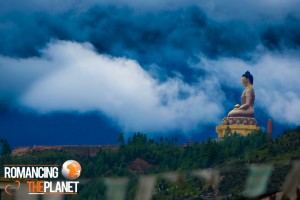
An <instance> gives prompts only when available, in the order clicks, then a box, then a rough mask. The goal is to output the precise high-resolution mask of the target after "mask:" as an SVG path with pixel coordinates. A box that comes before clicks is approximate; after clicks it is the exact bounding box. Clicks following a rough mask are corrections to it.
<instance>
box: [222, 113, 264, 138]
mask: <svg viewBox="0 0 300 200" xmlns="http://www.w3.org/2000/svg"><path fill="white" fill-rule="evenodd" d="M228 127H229V128H230V129H231V133H234V132H236V133H239V134H241V135H243V136H246V135H248V134H250V133H252V132H256V131H259V130H260V128H259V126H257V121H256V119H254V118H248V117H225V118H224V119H223V120H222V125H220V126H216V131H217V133H218V138H221V137H224V136H225V133H226V129H227V128H228Z"/></svg>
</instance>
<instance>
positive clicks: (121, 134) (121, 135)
mask: <svg viewBox="0 0 300 200" xmlns="http://www.w3.org/2000/svg"><path fill="white" fill-rule="evenodd" d="M118 142H119V145H124V144H125V139H124V133H120V135H119V137H118Z"/></svg>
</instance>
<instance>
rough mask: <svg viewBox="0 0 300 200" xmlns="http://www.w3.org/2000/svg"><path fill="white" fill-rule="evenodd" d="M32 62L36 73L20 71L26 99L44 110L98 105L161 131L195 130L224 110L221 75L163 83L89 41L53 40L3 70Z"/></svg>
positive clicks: (132, 126)
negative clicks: (34, 55)
mask: <svg viewBox="0 0 300 200" xmlns="http://www.w3.org/2000/svg"><path fill="white" fill-rule="evenodd" d="M5 60H7V58H6V59H4V61H5ZM8 60H9V59H8ZM0 63H3V62H0ZM2 65H3V64H2ZM37 66H39V67H43V69H44V70H45V71H44V72H40V69H38V67H37ZM26 68H27V69H30V74H31V76H34V77H35V78H31V79H30V80H29V79H28V78H25V79H23V78H22V77H19V80H20V81H21V80H22V79H23V80H22V81H21V82H22V83H23V84H22V85H28V86H27V87H26V89H25V90H24V91H23V94H21V95H20V103H21V104H22V105H24V106H26V107H29V108H32V109H35V110H38V111H39V112H41V113H45V112H52V111H78V112H88V111H94V110H98V111H100V112H102V113H104V114H106V115H107V116H108V117H109V118H111V119H113V120H115V121H116V122H117V123H118V124H119V125H120V126H121V127H123V128H124V129H125V130H130V131H138V130H148V131H154V132H157V131H163V130H183V131H190V130H195V129H197V128H198V127H199V126H200V125H203V124H211V123H216V122H217V121H218V119H219V118H220V115H221V114H222V112H223V110H222V109H223V108H222V105H221V102H220V101H219V99H218V97H222V92H221V91H218V90H215V89H213V90H212V88H214V86H216V87H215V88H218V83H217V81H216V80H215V79H209V78H207V79H206V80H203V81H201V82H199V83H198V84H197V85H193V86H192V85H188V84H186V83H184V82H182V81H181V80H180V79H177V78H172V79H169V80H168V81H166V82H164V83H159V82H158V81H157V80H155V79H154V78H153V77H151V76H150V75H149V74H148V73H147V72H146V71H145V70H144V69H143V68H142V67H141V66H140V65H139V64H138V63H137V62H136V61H134V60H129V59H126V58H114V57H111V56H107V55H100V54H97V53H96V52H95V50H94V49H93V47H92V46H91V45H90V44H88V43H85V44H79V43H75V42H66V41H56V42H52V43H50V44H49V45H48V47H47V48H46V49H45V50H43V53H42V56H41V57H40V58H38V59H37V58H29V59H24V60H20V61H18V62H16V63H15V65H10V66H9V67H6V68H2V70H3V71H2V73H1V74H5V73H6V74H8V73H10V72H8V71H11V70H13V71H16V72H18V73H19V71H22V69H26ZM46 72H47V73H46ZM10 76H11V75H10ZM7 83H8V82H7ZM11 84H13V83H11ZM11 87H13V86H11Z"/></svg>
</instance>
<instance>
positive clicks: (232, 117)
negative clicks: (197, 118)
mask: <svg viewBox="0 0 300 200" xmlns="http://www.w3.org/2000/svg"><path fill="white" fill-rule="evenodd" d="M242 84H243V86H244V87H245V90H244V92H243V93H242V97H241V99H242V105H241V106H240V105H239V104H236V105H235V107H234V109H233V110H231V111H230V112H229V113H228V116H227V117H225V118H224V119H223V120H222V125H220V126H216V131H217V133H218V137H219V138H220V137H224V136H225V134H226V129H228V128H230V129H231V131H232V132H236V133H240V134H241V135H244V136H245V135H248V134H249V133H251V132H255V131H258V130H259V129H260V128H259V127H258V126H257V121H256V119H255V118H254V100H255V92H254V89H253V87H252V85H253V76H252V75H251V73H250V72H248V71H247V72H246V73H245V74H243V75H242Z"/></svg>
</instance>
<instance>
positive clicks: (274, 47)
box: [0, 0, 300, 146]
mask: <svg viewBox="0 0 300 200" xmlns="http://www.w3.org/2000/svg"><path fill="white" fill-rule="evenodd" d="M225 2H226V3H225ZM299 8H300V3H299V1H295V0H288V1H284V2H279V1H276V2H272V1H268V2H259V1H257V2H256V3H255V2H253V1H245V2H243V3H241V2H239V1H237V0H228V1H224V2H223V1H222V2H221V1H217V0H216V1H210V2H209V3H208V2H206V1H193V0H189V1H185V2H181V1H177V0H174V1H165V2H156V1H144V2H143V3H140V2H138V1H127V0H114V1H105V0H99V1H91V2H80V1H77V0H69V1H65V2H63V3H62V2H60V1H43V2H40V3H38V4H36V2H35V1H34V0H29V1H27V2H26V3H24V2H23V1H20V0H13V1H11V2H1V3H0V104H1V109H0V135H1V136H3V137H6V138H8V139H9V140H10V141H11V143H12V144H13V146H19V145H38V144H111V143H114V142H115V141H116V137H117V135H118V134H119V132H125V133H126V135H127V136H130V134H132V133H133V132H137V131H140V132H145V133H147V134H148V135H149V137H160V136H164V137H170V136H173V135H180V137H182V138H183V139H182V140H183V141H184V139H185V138H188V136H189V135H192V136H193V138H195V140H203V139H206V138H207V137H208V136H212V137H215V136H216V133H215V132H214V127H215V126H216V125H218V124H219V123H220V122H221V120H222V118H223V117H224V116H225V115H226V114H227V113H228V111H229V110H230V109H232V106H233V105H235V104H236V103H239V102H240V95H241V93H242V91H243V88H242V86H241V84H240V78H241V75H242V74H243V73H244V72H245V71H247V70H249V71H251V73H252V74H253V75H254V88H255V91H256V97H257V98H256V104H255V105H256V107H255V109H256V118H257V119H258V121H259V124H261V125H262V126H265V125H266V123H267V119H269V118H272V119H273V121H274V124H275V127H276V129H275V132H276V134H279V133H280V132H281V131H282V130H283V129H284V128H285V127H294V126H296V125H299V123H300V120H299V119H300V114H299V113H300V96H299V94H300V81H299V78H298V77H299V74H300V56H299V55H300V51H299V47H300V15H299V13H300V12H299ZM70 137H72V139H71V140H69V138H70Z"/></svg>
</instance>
